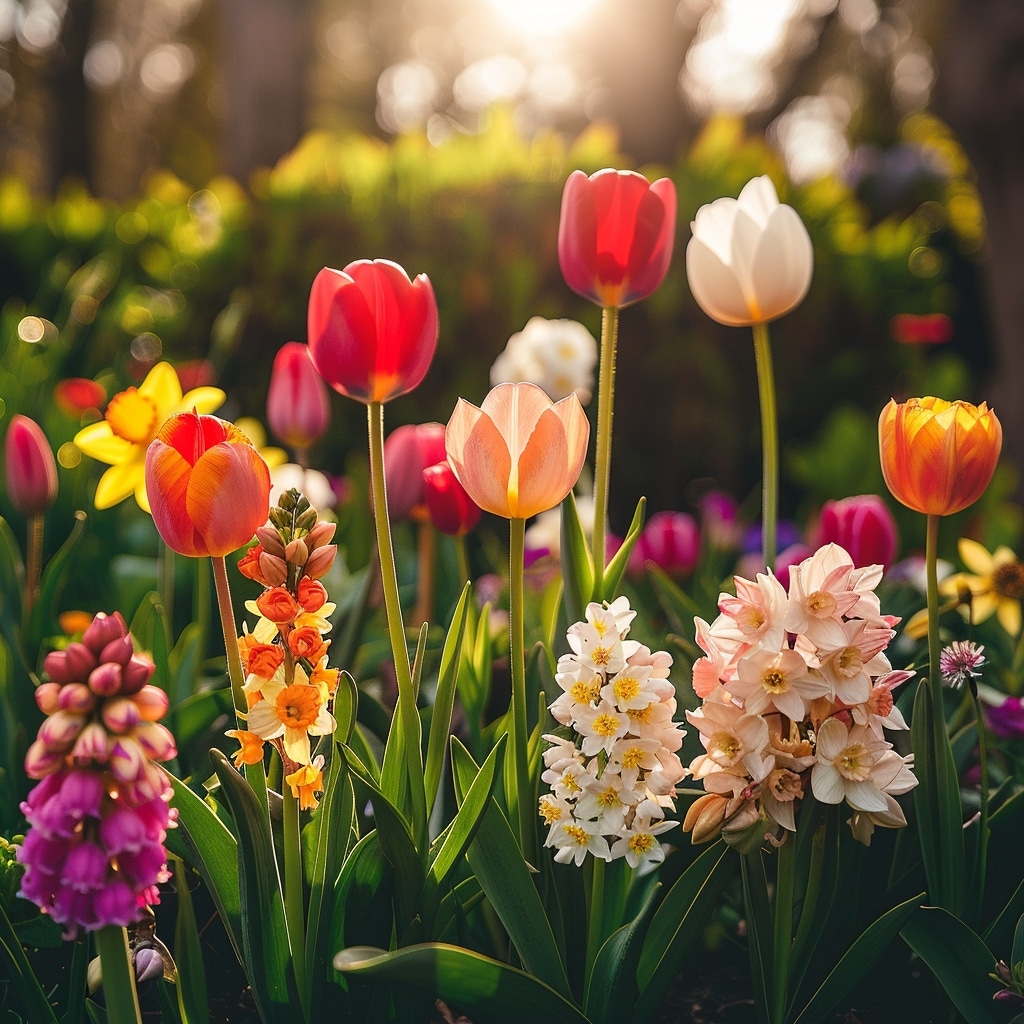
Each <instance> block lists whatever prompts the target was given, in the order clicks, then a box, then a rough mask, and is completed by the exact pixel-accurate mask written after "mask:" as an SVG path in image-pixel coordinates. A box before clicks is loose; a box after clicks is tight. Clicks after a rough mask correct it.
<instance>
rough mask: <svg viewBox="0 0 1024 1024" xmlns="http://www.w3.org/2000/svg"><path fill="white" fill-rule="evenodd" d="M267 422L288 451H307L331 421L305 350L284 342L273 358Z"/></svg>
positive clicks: (321, 382)
mask: <svg viewBox="0 0 1024 1024" xmlns="http://www.w3.org/2000/svg"><path fill="white" fill-rule="evenodd" d="M267 422H268V423H269V424H270V429H271V430H272V431H273V432H274V433H275V434H276V435H277V436H278V438H280V440H281V441H283V442H284V443H285V444H286V445H288V446H289V447H290V448H308V447H309V446H310V445H311V444H312V443H313V442H314V441H316V440H318V439H319V438H320V437H322V436H323V434H324V432H325V431H326V430H327V427H328V426H329V425H330V422H331V406H330V399H329V396H328V394H327V387H326V385H325V384H324V379H323V377H321V376H320V374H318V373H317V372H316V367H315V366H314V365H313V361H312V359H310V357H309V348H308V346H306V345H303V344H302V343H301V342H298V341H287V342H285V343H284V344H283V345H282V346H281V348H280V349H278V352H277V355H276V356H275V357H274V368H273V369H272V370H271V372H270V387H269V389H268V390H267Z"/></svg>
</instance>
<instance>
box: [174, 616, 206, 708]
mask: <svg viewBox="0 0 1024 1024" xmlns="http://www.w3.org/2000/svg"><path fill="white" fill-rule="evenodd" d="M203 636H204V634H203V629H202V627H201V626H200V625H199V623H198V622H190V623H189V624H188V625H187V626H186V627H185V628H184V629H183V630H182V631H181V636H179V637H178V642H177V643H176V644H175V645H174V649H173V650H172V651H171V653H170V657H169V658H168V670H169V674H168V678H167V684H166V685H167V696H168V697H169V698H170V701H171V707H172V708H176V707H177V706H178V705H179V704H181V702H182V701H184V700H186V699H188V698H189V697H191V696H192V695H193V694H194V693H195V691H196V680H197V679H198V678H199V670H200V668H201V667H202V662H203Z"/></svg>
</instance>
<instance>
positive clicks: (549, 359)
mask: <svg viewBox="0 0 1024 1024" xmlns="http://www.w3.org/2000/svg"><path fill="white" fill-rule="evenodd" d="M596 365H597V342H596V341H595V340H594V336H593V335H592V334H591V333H590V331H588V330H587V329H586V327H584V326H583V324H581V323H579V322H578V321H576V320H547V319H545V318H544V317H542V316H534V317H530V319H529V320H528V321H527V322H526V326H525V327H524V328H523V329H522V330H521V331H517V332H516V333H515V334H513V335H512V337H511V338H509V339H508V342H507V343H506V345H505V349H504V351H503V352H502V353H501V354H500V355H499V356H498V358H497V359H496V360H495V361H494V365H493V366H492V367H491V386H492V387H494V386H497V385H498V384H504V383H509V382H511V383H516V382H518V381H530V382H531V383H533V384H536V385H537V386H538V387H540V388H543V390H544V391H545V392H546V393H547V395H548V397H549V398H550V399H551V400H552V401H553V402H557V401H560V400H561V399H563V398H568V396H569V395H571V394H572V393H573V392H574V391H575V392H576V395H577V396H578V397H579V400H580V401H581V402H582V403H583V404H584V405H586V403H587V402H589V401H590V395H591V392H592V391H593V390H594V367H595V366H596Z"/></svg>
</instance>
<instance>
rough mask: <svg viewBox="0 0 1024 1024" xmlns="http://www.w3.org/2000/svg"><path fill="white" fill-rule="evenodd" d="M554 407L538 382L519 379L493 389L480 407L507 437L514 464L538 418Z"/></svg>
mask: <svg viewBox="0 0 1024 1024" xmlns="http://www.w3.org/2000/svg"><path fill="white" fill-rule="evenodd" d="M550 408H551V399H550V398H548V396H547V395H546V394H545V392H544V390H543V389H542V388H539V387H537V385H536V384H531V383H529V382H526V381H520V382H518V383H515V384H499V385H498V386H497V387H495V388H492V389H491V390H490V391H489V392H488V394H487V397H486V398H485V399H484V400H483V404H482V405H481V406H480V410H481V412H483V413H485V414H486V415H487V416H488V417H490V419H491V421H492V422H493V423H494V425H495V427H497V429H498V433H499V434H501V436H502V437H503V438H504V439H505V444H506V445H507V447H508V452H509V455H510V457H511V459H512V462H513V463H517V462H518V461H519V457H520V456H521V455H522V453H523V449H524V448H525V447H526V445H527V443H528V442H529V440H530V435H531V434H532V433H533V429H534V426H535V425H536V423H537V420H538V419H540V417H541V416H542V415H543V413H544V412H545V411H546V410H548V409H550Z"/></svg>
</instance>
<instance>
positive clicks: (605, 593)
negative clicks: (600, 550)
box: [594, 498, 647, 601]
mask: <svg viewBox="0 0 1024 1024" xmlns="http://www.w3.org/2000/svg"><path fill="white" fill-rule="evenodd" d="M646 507H647V499H646V498H641V499H640V500H639V501H638V502H637V503H636V511H635V512H634V513H633V521H632V522H631V523H630V524H629V529H628V530H627V531H626V536H625V539H624V540H623V541H622V544H621V545H620V546H619V550H618V551H616V552H615V554H614V555H612V557H611V560H610V561H609V562H608V565H607V566H605V570H604V577H603V578H602V580H601V593H600V594H595V595H594V600H595V601H612V600H614V599H615V597H616V593H615V592H616V591H617V590H618V588H619V583H620V582H621V580H622V574H623V573H624V572H625V571H626V564H627V563H628V562H629V555H630V552H631V551H632V550H633V546H634V545H635V544H636V542H637V539H638V538H639V537H640V531H641V530H642V529H643V527H644V510H645V509H646Z"/></svg>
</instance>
